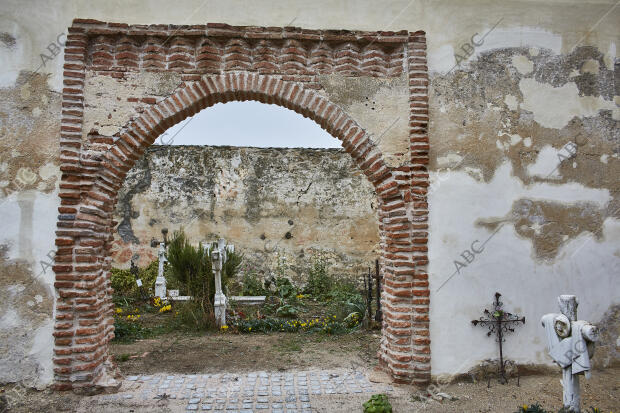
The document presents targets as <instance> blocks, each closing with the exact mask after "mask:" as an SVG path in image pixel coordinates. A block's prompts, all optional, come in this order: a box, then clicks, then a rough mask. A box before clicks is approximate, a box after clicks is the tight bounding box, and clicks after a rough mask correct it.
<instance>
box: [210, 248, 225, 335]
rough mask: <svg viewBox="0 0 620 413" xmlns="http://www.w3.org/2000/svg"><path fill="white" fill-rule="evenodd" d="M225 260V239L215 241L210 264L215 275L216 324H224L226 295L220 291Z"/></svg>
mask: <svg viewBox="0 0 620 413" xmlns="http://www.w3.org/2000/svg"><path fill="white" fill-rule="evenodd" d="M225 262H226V241H225V240H224V239H220V240H218V241H217V247H215V248H214V249H213V251H211V266H212V269H213V275H214V276H215V298H214V300H213V301H214V302H213V306H214V310H215V321H216V323H217V325H218V326H220V327H223V326H225V325H226V304H227V300H226V296H225V295H224V293H223V292H222V268H223V266H224V263H225Z"/></svg>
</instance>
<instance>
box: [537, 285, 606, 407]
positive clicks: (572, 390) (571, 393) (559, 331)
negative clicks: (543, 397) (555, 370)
mask: <svg viewBox="0 0 620 413" xmlns="http://www.w3.org/2000/svg"><path fill="white" fill-rule="evenodd" d="M558 303H559V305H560V311H561V314H557V313H550V314H545V315H544V316H543V317H542V318H541V322H542V325H543V327H544V329H545V332H546V336H547V348H548V350H549V355H550V356H551V358H552V359H553V361H555V362H556V363H557V364H558V365H559V366H560V367H562V388H563V395H562V396H563V403H564V407H565V408H566V409H567V410H568V411H572V412H576V413H579V412H581V397H580V394H579V375H580V374H583V375H585V376H586V379H589V378H590V368H591V367H590V358H591V357H592V356H593V354H594V343H595V342H596V341H597V340H598V329H597V328H596V326H594V325H592V324H590V323H588V322H587V321H581V320H577V306H578V304H579V303H578V302H577V297H575V296H574V295H561V296H559V297H558Z"/></svg>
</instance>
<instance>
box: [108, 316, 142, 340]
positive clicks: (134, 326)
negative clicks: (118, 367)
mask: <svg viewBox="0 0 620 413" xmlns="http://www.w3.org/2000/svg"><path fill="white" fill-rule="evenodd" d="M150 335H151V331H150V329H148V328H145V327H142V325H140V323H138V322H135V321H128V320H125V319H124V318H122V317H115V318H114V341H117V342H120V343H131V342H133V341H135V340H140V339H143V338H148V337H149V336H150Z"/></svg>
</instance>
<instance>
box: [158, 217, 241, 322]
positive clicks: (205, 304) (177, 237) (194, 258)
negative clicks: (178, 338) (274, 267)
mask: <svg viewBox="0 0 620 413" xmlns="http://www.w3.org/2000/svg"><path fill="white" fill-rule="evenodd" d="M215 245H216V244H215V243H214V244H213V245H212V246H211V249H213V248H214V247H215ZM167 258H168V262H169V263H170V278H171V279H172V280H174V281H175V282H176V283H177V284H178V285H182V286H184V288H185V289H186V292H187V294H188V295H190V296H191V297H192V299H191V300H190V301H189V302H187V303H185V305H183V306H182V307H181V308H180V310H179V315H180V319H181V322H182V323H183V324H184V325H187V326H190V327H195V328H198V329H203V328H211V327H213V326H214V325H215V316H214V309H213V299H214V296H215V277H214V274H213V270H212V267H211V256H210V254H209V251H208V250H207V249H206V248H205V247H204V246H203V245H202V243H199V244H198V247H194V246H193V245H192V244H191V243H190V241H189V239H188V238H187V236H186V235H185V232H184V231H183V229H181V230H180V231H175V233H174V235H173V237H172V240H171V241H170V243H169V244H168V254H167ZM242 261H243V255H241V254H238V253H236V252H228V253H227V261H226V263H225V265H224V266H223V267H222V274H221V275H222V286H224V285H227V282H228V280H229V278H232V277H234V276H235V275H236V274H237V271H238V269H239V266H240V264H241V262H242Z"/></svg>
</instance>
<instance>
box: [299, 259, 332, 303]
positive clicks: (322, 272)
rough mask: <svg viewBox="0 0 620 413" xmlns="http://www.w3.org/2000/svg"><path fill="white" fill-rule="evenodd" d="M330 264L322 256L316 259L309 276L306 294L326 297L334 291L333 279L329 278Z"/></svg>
mask: <svg viewBox="0 0 620 413" xmlns="http://www.w3.org/2000/svg"><path fill="white" fill-rule="evenodd" d="M328 270H329V263H328V262H327V259H325V258H323V257H321V256H320V255H319V256H317V257H315V259H314V260H313V263H312V267H311V268H310V271H309V274H308V282H307V283H306V288H305V289H304V292H305V293H307V294H311V295H312V296H314V297H321V296H324V295H326V294H327V293H328V292H329V291H330V290H331V289H332V278H331V277H330V276H329V271H328Z"/></svg>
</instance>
